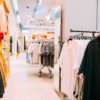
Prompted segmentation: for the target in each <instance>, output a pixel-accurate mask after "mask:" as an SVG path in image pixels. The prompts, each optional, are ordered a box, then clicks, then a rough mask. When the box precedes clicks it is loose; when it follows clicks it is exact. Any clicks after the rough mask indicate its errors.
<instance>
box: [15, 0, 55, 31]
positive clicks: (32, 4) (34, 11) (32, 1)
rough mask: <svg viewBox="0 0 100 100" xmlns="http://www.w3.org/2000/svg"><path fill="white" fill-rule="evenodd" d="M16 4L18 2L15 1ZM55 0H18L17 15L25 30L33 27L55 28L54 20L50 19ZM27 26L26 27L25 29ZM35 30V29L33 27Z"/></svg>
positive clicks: (16, 5)
mask: <svg viewBox="0 0 100 100" xmlns="http://www.w3.org/2000/svg"><path fill="white" fill-rule="evenodd" d="M13 1H14V2H15V1H16V0H13ZM53 1H54V0H17V2H16V3H17V4H15V5H14V8H15V9H16V11H15V13H16V16H17V18H18V20H20V21H19V22H20V24H21V26H22V27H23V28H27V29H28V28H31V27H32V26H35V27H36V26H38V27H39V26H42V27H46V28H47V27H48V28H49V27H50V28H51V27H54V18H53V17H48V16H49V15H50V14H51V12H52V11H53V9H52V4H53ZM24 26H25V27H24ZM32 28H33V27H32Z"/></svg>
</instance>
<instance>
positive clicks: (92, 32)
mask: <svg viewBox="0 0 100 100" xmlns="http://www.w3.org/2000/svg"><path fill="white" fill-rule="evenodd" d="M70 32H78V33H82V35H83V34H84V33H91V34H92V36H93V37H95V33H100V32H99V31H82V30H73V29H70Z"/></svg>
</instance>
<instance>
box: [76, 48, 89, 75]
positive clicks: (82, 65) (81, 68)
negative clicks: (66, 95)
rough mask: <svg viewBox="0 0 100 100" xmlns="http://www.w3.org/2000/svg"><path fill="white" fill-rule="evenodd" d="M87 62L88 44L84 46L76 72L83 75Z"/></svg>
mask: <svg viewBox="0 0 100 100" xmlns="http://www.w3.org/2000/svg"><path fill="white" fill-rule="evenodd" d="M87 62H88V46H87V47H86V50H85V53H84V56H83V59H82V62H81V65H80V68H79V71H78V74H83V75H84V76H85V75H86V69H87Z"/></svg>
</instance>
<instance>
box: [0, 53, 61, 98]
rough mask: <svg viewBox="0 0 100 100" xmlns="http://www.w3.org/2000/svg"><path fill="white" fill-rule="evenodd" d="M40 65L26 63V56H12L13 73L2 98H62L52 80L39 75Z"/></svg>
mask: <svg viewBox="0 0 100 100" xmlns="http://www.w3.org/2000/svg"><path fill="white" fill-rule="evenodd" d="M38 68H39V67H38V66H30V65H28V64H26V62H25V57H24V56H23V55H21V56H20V57H19V58H18V59H15V58H13V57H12V58H11V74H10V77H9V78H8V86H7V88H6V90H5V94H4V98H3V99H0V100H61V99H60V98H59V97H58V95H57V94H56V93H55V91H54V88H53V83H52V80H51V79H49V78H48V77H44V78H43V77H41V78H39V77H38V76H37V73H38Z"/></svg>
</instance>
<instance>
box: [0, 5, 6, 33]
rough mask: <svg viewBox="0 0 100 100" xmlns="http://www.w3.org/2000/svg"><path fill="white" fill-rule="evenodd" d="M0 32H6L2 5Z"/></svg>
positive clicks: (0, 6) (0, 8) (1, 6)
mask: <svg viewBox="0 0 100 100" xmlns="http://www.w3.org/2000/svg"><path fill="white" fill-rule="evenodd" d="M0 32H7V23H6V13H5V10H4V7H3V5H1V4H0Z"/></svg>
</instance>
